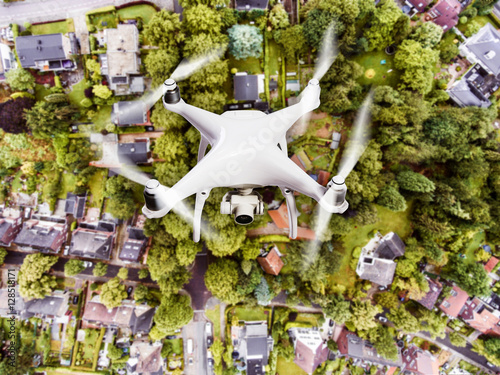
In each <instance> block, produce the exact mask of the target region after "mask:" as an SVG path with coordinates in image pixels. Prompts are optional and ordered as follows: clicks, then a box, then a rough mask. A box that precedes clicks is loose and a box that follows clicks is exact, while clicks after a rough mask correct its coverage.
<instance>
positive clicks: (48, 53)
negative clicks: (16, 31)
mask: <svg viewBox="0 0 500 375" xmlns="http://www.w3.org/2000/svg"><path fill="white" fill-rule="evenodd" d="M62 38H63V35H62V34H44V35H27V36H18V37H17V38H16V51H17V55H18V56H19V60H20V61H21V66H22V67H23V68H29V67H33V66H35V65H36V64H35V62H36V61H43V60H64V59H66V55H65V53H64V49H63V40H62Z"/></svg>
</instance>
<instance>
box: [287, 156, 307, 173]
mask: <svg viewBox="0 0 500 375" xmlns="http://www.w3.org/2000/svg"><path fill="white" fill-rule="evenodd" d="M290 159H292V161H293V162H294V163H295V164H297V165H298V166H299V167H300V169H302V170H303V171H304V172H305V171H306V168H305V167H304V164H303V163H302V161H301V160H300V159H299V157H298V156H297V155H293V156H292V157H291V158H290Z"/></svg>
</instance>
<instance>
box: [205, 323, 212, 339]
mask: <svg viewBox="0 0 500 375" xmlns="http://www.w3.org/2000/svg"><path fill="white" fill-rule="evenodd" d="M205 332H206V333H207V335H208V336H210V335H212V323H210V322H207V323H206V324H205Z"/></svg>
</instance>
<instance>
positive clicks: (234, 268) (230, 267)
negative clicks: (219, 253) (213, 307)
mask: <svg viewBox="0 0 500 375" xmlns="http://www.w3.org/2000/svg"><path fill="white" fill-rule="evenodd" d="M238 281H239V277H238V263H236V262H235V261H234V260H230V259H218V260H217V261H216V262H214V263H211V264H210V265H209V266H208V270H207V272H206V274H205V285H206V286H207V288H208V290H210V292H212V294H213V295H214V296H215V297H217V298H218V299H220V300H221V301H223V302H226V303H228V304H235V303H237V302H239V301H241V300H242V299H243V296H242V295H240V294H239V293H238V292H237V291H236V290H235V289H236V285H237V284H238Z"/></svg>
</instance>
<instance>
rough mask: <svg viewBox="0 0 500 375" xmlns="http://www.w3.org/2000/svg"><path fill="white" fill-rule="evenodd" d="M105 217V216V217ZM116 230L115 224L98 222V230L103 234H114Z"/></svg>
mask: <svg viewBox="0 0 500 375" xmlns="http://www.w3.org/2000/svg"><path fill="white" fill-rule="evenodd" d="M103 216H104V215H103ZM115 229H116V224H115V223H110V222H109V221H103V220H100V221H98V222H97V227H96V230H98V231H101V232H114V231H115Z"/></svg>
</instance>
